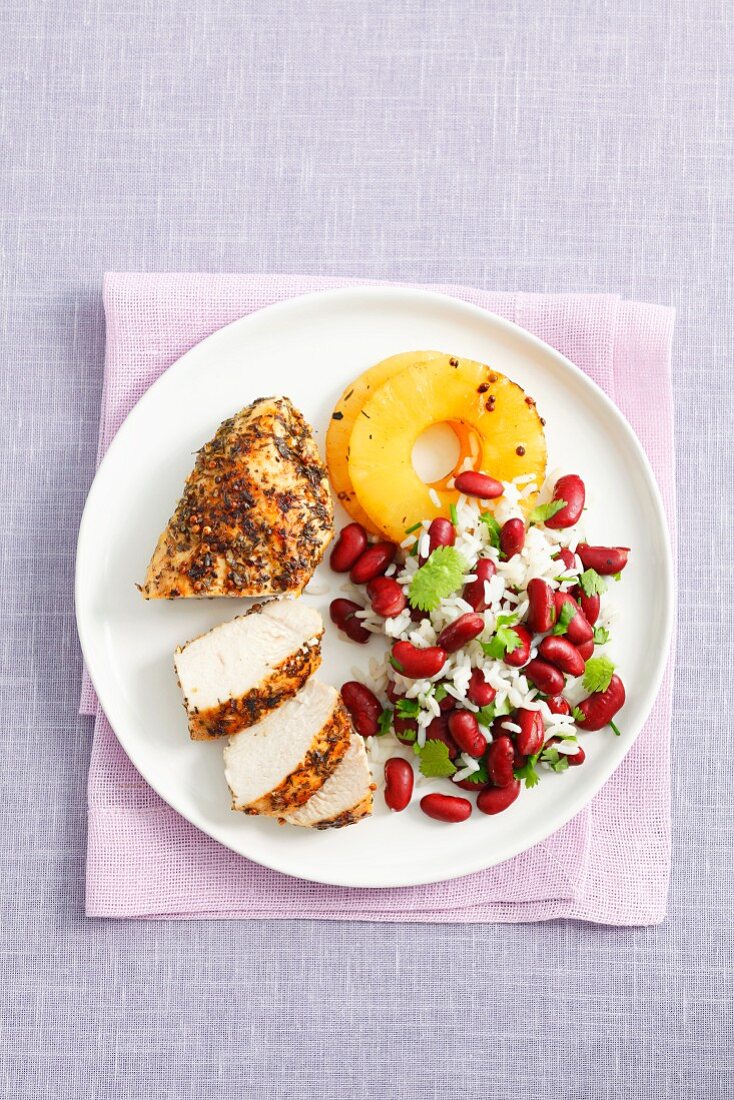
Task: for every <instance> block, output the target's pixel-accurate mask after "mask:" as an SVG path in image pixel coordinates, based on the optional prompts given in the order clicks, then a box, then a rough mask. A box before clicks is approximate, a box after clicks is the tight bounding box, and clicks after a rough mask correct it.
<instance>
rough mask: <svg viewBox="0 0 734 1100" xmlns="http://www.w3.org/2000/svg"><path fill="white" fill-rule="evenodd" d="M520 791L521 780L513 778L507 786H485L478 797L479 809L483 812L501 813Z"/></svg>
mask: <svg viewBox="0 0 734 1100" xmlns="http://www.w3.org/2000/svg"><path fill="white" fill-rule="evenodd" d="M519 793H520V780H519V779H513V780H512V782H511V783H508V784H507V786H506V787H485V788H484V790H483V791H482V793H481V794H480V795H479V797H478V798H477V809H478V810H479V812H480V813H483V814H501V813H502V811H503V810H506V809H507V807H508V806H511V805H512V803H513V802H514V801H515V799H516V798H517V796H518V795H519Z"/></svg>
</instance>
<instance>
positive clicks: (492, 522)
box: [479, 512, 502, 550]
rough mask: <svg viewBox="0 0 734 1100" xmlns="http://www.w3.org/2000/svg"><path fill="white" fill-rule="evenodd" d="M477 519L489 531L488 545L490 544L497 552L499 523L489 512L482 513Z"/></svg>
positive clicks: (498, 546)
mask: <svg viewBox="0 0 734 1100" xmlns="http://www.w3.org/2000/svg"><path fill="white" fill-rule="evenodd" d="M479 518H480V520H481V521H482V523H483V524H484V525H485V527H486V528H487V530H488V531H489V539H490V543H491V544H492V546H494V548H495V550H499V548H500V531H501V530H502V528H501V527H500V525H499V523H498V522H497V520H496V519H495V518H494V516H493V515H492V513H491V512H482V514H481V516H480V517H479Z"/></svg>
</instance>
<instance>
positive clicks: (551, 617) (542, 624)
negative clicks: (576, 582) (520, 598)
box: [527, 577, 556, 634]
mask: <svg viewBox="0 0 734 1100" xmlns="http://www.w3.org/2000/svg"><path fill="white" fill-rule="evenodd" d="M527 595H528V605H529V606H528V617H527V624H528V627H529V628H530V630H532V632H533V633H534V634H545V633H546V632H547V631H548V630H550V628H551V627H552V626H553V623H554V622H555V621H556V601H555V594H554V592H553V589H552V588H551V586H550V585H549V584H546V583H545V581H541V580H540V579H539V578H538V577H533V579H532V580H531V581H530V582H529V583H528V588H527Z"/></svg>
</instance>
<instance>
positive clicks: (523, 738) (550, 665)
mask: <svg viewBox="0 0 734 1100" xmlns="http://www.w3.org/2000/svg"><path fill="white" fill-rule="evenodd" d="M462 479H463V480H462ZM456 488H457V489H460V490H462V489H463V490H464V491H462V492H461V494H460V495H459V497H458V500H457V502H456V504H455V505H453V506H452V507H451V512H450V515H449V516H446V517H443V518H439V519H434V520H432V521H429V520H422V521H420V522H417V523H415V524H414V525H413V526H412V527H410V528H409V529H408V530H407V532H406V537H405V539H404V540H403V542H402V543H401V544H400V546H399V547H395V546H393V545H392V544H390V543H385V542H377V543H370V542H369V540H368V538H367V535H366V533H365V532H364V529H363V528H360V525H359V524H350V525H348V527H347V528H345V529H344V531H343V532H342V533H341V535H340V537H339V539H338V541H337V544H336V546H335V548H334V551H333V552H332V559H331V563H332V568H334V569H335V570H336V571H337V572H346V571H347V569H348V570H349V573H350V581H349V582H348V583H346V584H345V585H344V586H343V591H344V598H343V599H337V600H334V601H333V602H332V605H331V618H332V620H333V621H334V622H335V623H336V624H337V625H338V626H339V627H340V628H341V629H343V630H344V631H345V632H346V633H347V634H348V636H349V637H351V638H352V639H353V640H354V641H355V642H362V643H363V642H365V641H367V640H369V638H370V636H371V635H379V636H380V637H382V638H384V639H385V640H386V641H387V643H388V645H387V647H386V650H385V652H384V654H382V655H381V656H379V657H378V656H371V657H370V658H369V660H368V662H367V668H365V667H364V666H363V665H360V664H356V663H355V666H354V668H353V670H352V676H353V680H352V681H350V682H348V683H347V684H345V685H344V687H343V689H342V695H343V698H344V701H345V703H346V705H347V707H348V709H349V710H350V712H351V714H352V718H353V721H354V724H355V728H356V729H357V730H358V732H360V733H362V734H363V735H364V736H365V740H366V744H367V748H368V753H369V756H370V758H371V761H372V764H373V766H374V765H385V779H386V789H385V799H386V801H387V803H388V805H389V806H391V808H392V809H397V810H400V809H403V808H405V806H407V804H408V803H409V802H410V800H411V797H412V793H413V785H414V780H415V783H416V785H420V784H422V783H426V782H427V781H429V780H430V781H435V779H437V778H444V779H446V780H447V783H446V784H445V791H446V794H445V795H427V796H425V798H424V799H423V800H422V802H421V808H422V809H423V810H424V812H426V813H428V814H429V816H432V817H437V818H439V819H440V820H445V821H459V820H465V818H466V817H468V816H469V814H470V813H471V810H472V804H471V802H469V800H468V799H466V798H465V796H464V791H467V792H475V793H477V794H478V795H479V798H478V801H477V806H478V809H480V810H483V812H485V813H490V814H493V813H498V812H501V811H502V810H504V809H506V808H507V807H508V806H509V805H511V803H512V802H514V801H515V799H516V798H517V797H518V794H519V792H520V789H521V788H522V787H523V786H525V787H532V786H534V785H535V784H536V783H537V781H538V768H545V769H548V770H550V771H555V772H562V771H565V770H566V769H567V768H568V767H570V766H577V765H578V764H579V763H582V762H583V759H584V752H583V748H582V747H581V745H580V743H579V737H578V735H579V731H583V730H584V729H587V730H590V729H600V728H602V726H607V725H608V726H610V728H611V729H612V730H613V732H615V733H619V732H620V731H619V729H618V727H617V726H616V725H615V723H614V721H613V719H614V716H615V715H616V713H617V711H618V710H619V709H620V707H621V705H622V704H623V702H624V688H623V686H622V682H621V679H620V678H619V676H618V675H617V673H616V671H615V666H614V663H613V661H612V660H611V659H610V656H609V644H610V641H611V638H612V633H613V626H614V609H613V606H612V602H611V599H610V596H611V590H612V589H613V585H614V580H615V579H616V580H618V579H620V574H621V570H622V569H623V568H624V566H625V565H626V562H627V554H628V550H627V549H626V548H624V547H598V546H593V545H590V544H589V543H588V541H587V538H586V531H585V524H584V519H585V517H584V510H585V488H584V485H583V482H582V481H581V479H580V478H579V477H578V476H577V475H565V476H557V475H551V477H549V479H548V480H547V482H546V484H545V485H544V486H543V487H539V486H538V485H537V484H536V483H535V481H534V480H533V478H532V475H526V476H525V477H518V478H516V479H515V480H514V481H512V482H496V481H494V479H492V478H490V477H488V476H487V475H484V474H476V473H474V472H471V473H468V474H460V475H458V476H457V478H456ZM539 488H540V493H539V494H538V490H539ZM431 492H432V493H433V491H431ZM534 494H538V498H537V502H536V504H535V507H534V508H533V509H532V511H531V512H530V514H529V516H527V515H526V511H527V507H524V505H525V506H526V505H527V500H528V498H529V497H531V496H533V495H534ZM566 498H569V499H568V500H567V499H566ZM432 500H433V503H434V504H435V505H436V506H437V507H440V500H439V498H438V496H437V494H435V493H433V495H432ZM488 500H491V509H490V507H489V506H488ZM357 528H359V530H357ZM345 566H346V568H345ZM365 585H366V591H365ZM365 597H366V599H365ZM355 652H356V651H355ZM393 761H395V763H393ZM408 769H409V770H410V772H411V773H412V774H410V775H409V774H408ZM373 770H375V771H377V768H373ZM447 796H448V797H447ZM441 799H443V800H444V801H443V802H440V801H436V800H441ZM431 800H434V801H433V802H432V801H431ZM424 803H425V804H424ZM460 804H461V805H460ZM432 811H435V812H432Z"/></svg>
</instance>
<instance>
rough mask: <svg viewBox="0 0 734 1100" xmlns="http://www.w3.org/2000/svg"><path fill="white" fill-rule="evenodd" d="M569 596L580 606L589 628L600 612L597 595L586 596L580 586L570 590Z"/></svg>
mask: <svg viewBox="0 0 734 1100" xmlns="http://www.w3.org/2000/svg"><path fill="white" fill-rule="evenodd" d="M571 595H572V596H573V598H574V599H575V600H577V601H578V603H579V604H580V605H581V610H582V611H583V613H584V615H585V616H586V621H587V623H588V624H589V626H593V625H594V623H595V622H596V620H597V619H598V618H599V612H600V611H601V598H600V597H599V596H597V595H594V596H587V595H586V593H585V592H584V590H583V588H582V587H581V585H580V584H577V585H576V587H575V588H572V589H571Z"/></svg>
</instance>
